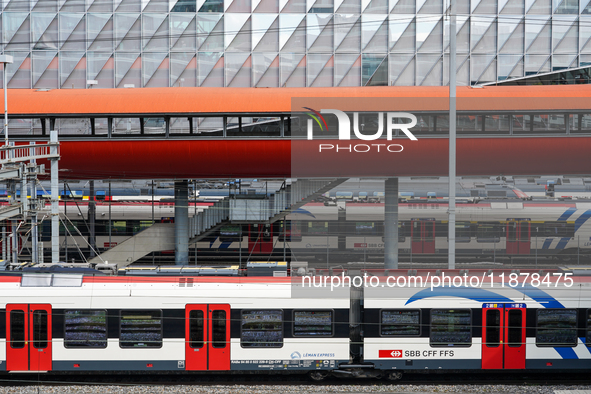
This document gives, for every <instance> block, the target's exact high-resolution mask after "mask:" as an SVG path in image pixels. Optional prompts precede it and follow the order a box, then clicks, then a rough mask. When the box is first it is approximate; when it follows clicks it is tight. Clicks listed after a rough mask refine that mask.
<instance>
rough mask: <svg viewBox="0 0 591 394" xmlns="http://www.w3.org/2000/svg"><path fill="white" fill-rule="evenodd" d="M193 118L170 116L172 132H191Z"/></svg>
mask: <svg viewBox="0 0 591 394" xmlns="http://www.w3.org/2000/svg"><path fill="white" fill-rule="evenodd" d="M190 119H191V118H170V133H171V134H189V132H190V131H191V124H190V123H189V122H190Z"/></svg>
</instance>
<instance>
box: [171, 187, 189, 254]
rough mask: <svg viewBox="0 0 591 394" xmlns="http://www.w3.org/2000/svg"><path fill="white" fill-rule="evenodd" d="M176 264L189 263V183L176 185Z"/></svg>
mask: <svg viewBox="0 0 591 394" xmlns="http://www.w3.org/2000/svg"><path fill="white" fill-rule="evenodd" d="M174 262H175V264H177V265H185V264H188V263H189V181H187V180H183V181H177V182H175V183H174Z"/></svg>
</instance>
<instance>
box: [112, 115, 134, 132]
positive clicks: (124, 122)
mask: <svg viewBox="0 0 591 394" xmlns="http://www.w3.org/2000/svg"><path fill="white" fill-rule="evenodd" d="M139 133H140V119H139V118H114V119H113V134H139Z"/></svg>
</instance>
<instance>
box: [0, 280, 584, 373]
mask: <svg viewBox="0 0 591 394" xmlns="http://www.w3.org/2000/svg"><path fill="white" fill-rule="evenodd" d="M331 274H332V276H328V272H316V273H315V274H314V273H309V272H304V273H303V276H301V277H300V276H294V277H291V278H286V277H282V278H280V277H272V276H265V277H261V276H234V277H204V276H182V277H181V276H156V275H151V276H124V277H110V276H100V275H82V274H71V273H64V272H59V271H58V270H55V271H54V272H45V273H40V272H37V273H31V272H28V273H22V274H18V275H17V274H12V275H11V274H4V275H1V276H0V310H1V312H2V313H0V317H1V320H2V321H0V327H1V329H0V361H1V363H0V369H1V370H2V371H3V372H9V373H10V372H52V373H60V372H68V373H73V372H74V373H75V372H88V371H128V372H129V373H134V372H146V371H169V372H184V373H186V372H191V373H193V372H194V373H199V372H202V373H203V372H205V373H210V372H211V371H220V372H229V373H232V372H236V373H252V372H253V371H256V372H259V373H277V372H281V373H309V374H310V376H311V377H312V378H313V379H315V380H322V379H323V378H325V377H327V376H329V375H335V376H346V377H374V378H377V377H387V378H389V379H393V380H396V379H400V378H401V377H402V373H417V372H421V373H424V372H426V371H427V372H430V371H442V370H445V371H446V372H459V371H464V372H465V371H478V372H480V371H506V372H516V371H517V372H520V371H525V370H527V371H535V372H542V371H543V372H559V371H565V370H568V371H571V372H573V371H575V372H577V371H580V372H581V373H587V372H588V370H589V369H590V368H591V350H590V349H591V348H590V347H589V345H591V342H590V339H591V324H590V323H591V279H590V278H591V277H590V276H575V275H572V274H573V272H572V271H568V270H567V271H565V270H547V271H539V270H513V271H510V270H488V271H484V270H470V271H458V270H439V271H435V270H432V271H428V270H419V271H418V272H417V271H402V270H391V271H384V270H381V271H358V272H356V273H354V272H347V273H345V272H344V271H340V272H334V271H333V272H332V273H331ZM335 278H338V279H339V280H342V286H341V285H340V284H339V285H337V284H336V281H335ZM347 279H348V280H349V281H350V282H349V283H350V285H349V286H347ZM319 283H324V288H323V289H322V290H323V292H321V293H315V294H314V296H311V295H310V293H307V292H308V291H312V290H311V288H312V287H313V288H314V289H316V290H318V288H319V287H322V286H318V284H319ZM294 284H299V285H300V288H299V290H298V291H299V292H298V291H296V290H294ZM306 284H308V287H306ZM351 284H352V285H351ZM331 285H332V286H336V287H339V286H340V287H339V289H340V290H343V291H340V292H335V291H333V290H334V289H333V288H332V287H331ZM337 294H338V295H337Z"/></svg>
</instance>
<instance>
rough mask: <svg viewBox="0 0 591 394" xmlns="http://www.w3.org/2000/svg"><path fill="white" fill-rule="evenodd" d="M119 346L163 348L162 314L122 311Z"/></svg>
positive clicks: (149, 311)
mask: <svg viewBox="0 0 591 394" xmlns="http://www.w3.org/2000/svg"><path fill="white" fill-rule="evenodd" d="M119 346H121V347H131V348H146V347H162V312H161V311H157V310H124V311H121V334H120V337H119Z"/></svg>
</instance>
